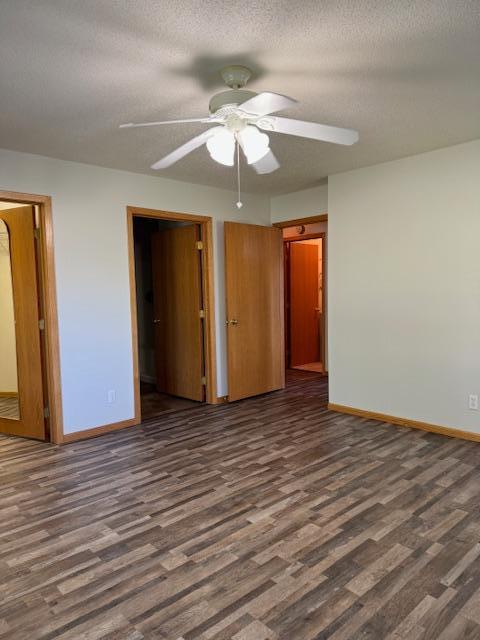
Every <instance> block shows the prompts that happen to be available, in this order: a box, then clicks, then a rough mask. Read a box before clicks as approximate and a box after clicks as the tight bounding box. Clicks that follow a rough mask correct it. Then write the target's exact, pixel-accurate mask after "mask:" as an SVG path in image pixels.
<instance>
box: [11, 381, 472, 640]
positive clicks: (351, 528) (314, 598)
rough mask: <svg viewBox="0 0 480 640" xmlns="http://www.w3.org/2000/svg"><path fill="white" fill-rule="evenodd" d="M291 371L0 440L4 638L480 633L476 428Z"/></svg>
mask: <svg viewBox="0 0 480 640" xmlns="http://www.w3.org/2000/svg"><path fill="white" fill-rule="evenodd" d="M291 375H293V376H294V380H293V383H292V384H291V385H289V387H288V388H287V389H286V390H284V391H279V392H275V393H271V394H269V395H267V396H263V397H258V398H253V399H250V400H245V401H242V402H238V403H234V404H231V405H219V406H215V407H212V406H205V405H203V406H200V407H198V408H193V409H188V410H186V411H180V412H177V413H172V414H168V415H166V416H162V418H161V419H151V420H148V421H146V422H144V424H143V425H142V426H141V427H133V428H130V429H126V430H124V431H120V432H116V433H111V434H109V435H106V436H103V437H101V438H96V439H93V440H89V441H84V442H77V443H73V444H69V445H66V446H63V447H58V446H53V445H48V444H42V443H36V442H33V441H27V440H21V439H14V438H8V437H2V438H0V472H1V490H0V554H1V555H0V638H1V639H2V640H3V639H4V638H8V639H12V640H36V639H40V638H42V639H47V638H48V639H55V640H59V639H61V640H67V639H68V640H79V639H88V640H96V639H99V638H105V639H108V640H114V639H115V640H142V639H143V638H147V639H163V640H165V639H168V640H180V639H183V640H197V639H199V640H207V639H208V640H220V639H224V640H226V639H229V638H232V639H234V640H268V639H271V640H273V639H282V640H309V639H317V640H323V639H327V638H330V639H335V640H340V639H347V638H354V639H356V640H360V639H370V640H371V639H378V640H386V639H388V640H400V639H407V638H408V639H410V640H411V639H413V638H415V639H423V640H427V639H428V640H448V639H451V640H453V639H455V640H458V639H460V638H461V639H465V638H469V639H473V638H480V544H479V538H480V472H479V471H480V445H478V444H474V443H470V442H464V441H461V440H455V439H450V438H446V437H443V436H439V435H434V434H428V433H424V432H422V431H415V430H410V429H407V428H402V427H394V426H392V425H387V424H384V423H379V422H374V421H372V420H367V419H361V418H357V417H352V416H345V415H340V414H335V413H332V412H329V411H328V410H327V409H326V398H327V386H326V385H327V383H326V380H325V378H321V377H319V376H317V375H316V374H313V373H304V372H294V373H293V374H291Z"/></svg>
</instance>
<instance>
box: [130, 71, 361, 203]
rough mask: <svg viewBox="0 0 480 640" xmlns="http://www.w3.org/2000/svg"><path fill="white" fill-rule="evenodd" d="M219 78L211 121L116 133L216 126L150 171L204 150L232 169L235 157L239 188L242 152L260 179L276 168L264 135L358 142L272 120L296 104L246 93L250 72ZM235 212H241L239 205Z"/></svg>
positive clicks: (349, 132) (352, 134)
mask: <svg viewBox="0 0 480 640" xmlns="http://www.w3.org/2000/svg"><path fill="white" fill-rule="evenodd" d="M220 73H221V76H222V78H223V80H224V81H225V83H226V85H227V86H228V87H230V89H229V90H228V91H222V92H221V93H217V94H216V95H214V96H213V98H212V99H211V100H210V104H209V110H210V115H209V116H207V117H206V118H187V119H184V120H163V121H157V122H140V123H134V122H129V123H128V124H121V125H120V128H124V129H126V128H134V127H153V126H157V125H162V124H182V123H187V122H200V123H202V124H209V125H214V126H212V127H210V128H209V129H207V130H206V131H204V132H203V133H201V134H200V135H198V136H195V137H194V138H192V139H191V140H189V141H188V142H185V144H182V145H181V146H180V147H178V148H177V149H175V150H174V151H172V152H171V153H169V154H168V155H166V156H165V157H164V158H162V159H161V160H158V162H155V163H154V164H153V165H152V169H166V168H168V167H170V166H171V165H172V164H175V162H178V160H181V159H182V158H184V157H185V156H186V155H188V154H189V153H191V152H192V151H194V150H195V149H198V148H199V147H201V146H202V145H204V144H206V146H207V149H208V152H209V153H210V156H211V157H212V158H213V160H216V161H217V162H219V163H221V164H224V165H227V166H230V167H232V166H233V165H234V164H235V152H236V154H237V172H238V182H239V184H240V173H239V172H240V162H239V160H240V149H241V150H242V152H243V154H244V155H245V158H246V160H247V164H249V165H251V166H252V167H253V169H254V170H255V171H256V172H257V173H258V174H265V173H272V172H273V171H275V170H276V169H278V168H279V166H280V164H279V162H278V160H277V159H276V157H275V156H274V154H273V152H272V151H271V149H270V140H269V137H268V135H267V134H266V133H263V132H265V131H267V132H269V133H284V134H287V135H293V136H300V137H302V138H311V139H313V140H321V141H322V142H332V143H334V144H343V145H351V144H354V143H355V142H357V141H358V132H357V131H354V130H353V129H341V128H339V127H331V126H328V125H324V124H317V123H315V122H305V121H303V120H293V119H291V118H281V117H279V116H273V115H271V114H273V113H277V112H278V111H282V110H284V109H288V108H289V107H292V106H293V105H295V104H297V101H296V100H294V99H293V98H288V97H287V96H284V95H281V94H279V93H271V92H270V91H264V92H262V93H255V92H253V91H248V90H247V89H245V88H244V87H245V86H246V84H247V82H248V80H249V78H250V76H251V71H250V69H248V68H247V67H244V66H241V65H232V66H228V67H225V68H224V69H222V70H221V72H220ZM239 191H240V186H239ZM237 206H241V202H240V199H239V202H238V203H237Z"/></svg>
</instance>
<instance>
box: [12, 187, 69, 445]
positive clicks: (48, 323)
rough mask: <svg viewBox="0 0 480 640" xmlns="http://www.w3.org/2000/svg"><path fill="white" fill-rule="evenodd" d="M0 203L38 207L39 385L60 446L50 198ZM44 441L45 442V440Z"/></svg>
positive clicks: (26, 196)
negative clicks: (41, 320) (41, 328)
mask: <svg viewBox="0 0 480 640" xmlns="http://www.w3.org/2000/svg"><path fill="white" fill-rule="evenodd" d="M0 200H3V201H4V202H12V203H20V204H26V205H38V212H39V239H38V242H39V245H38V246H39V252H38V266H39V269H40V278H39V282H38V295H39V299H40V302H41V308H42V309H43V313H44V320H45V330H44V331H42V332H41V336H43V340H42V342H43V348H42V378H43V380H42V384H43V393H44V398H45V400H46V401H47V406H48V410H49V416H48V418H46V419H47V420H48V424H47V432H48V433H49V440H50V442H53V443H54V444H61V443H62V442H63V440H64V437H63V410H62V388H61V378H60V346H59V337H58V312H57V291H56V282H55V258H54V244H53V220H52V199H51V197H50V196H43V195H36V194H31V193H17V192H15V191H0ZM47 441H48V440H47Z"/></svg>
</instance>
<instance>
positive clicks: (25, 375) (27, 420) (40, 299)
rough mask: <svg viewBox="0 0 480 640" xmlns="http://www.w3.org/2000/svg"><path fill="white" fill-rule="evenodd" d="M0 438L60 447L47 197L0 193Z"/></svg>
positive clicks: (51, 241)
mask: <svg viewBox="0 0 480 640" xmlns="http://www.w3.org/2000/svg"><path fill="white" fill-rule="evenodd" d="M0 327H1V330H0V362H1V367H0V433H3V434H6V435H14V436H22V437H26V438H34V439H37V440H51V441H52V442H61V441H62V438H63V433H62V424H61V401H60V389H59V378H60V376H59V362H58V330H57V316H56V296H55V284H54V279H53V236H52V224H51V208H50V198H48V197H47V196H33V195H32V196H30V195H28V194H20V193H19V194H16V193H13V192H0Z"/></svg>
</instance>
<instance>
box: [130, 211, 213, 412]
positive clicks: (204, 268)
mask: <svg viewBox="0 0 480 640" xmlns="http://www.w3.org/2000/svg"><path fill="white" fill-rule="evenodd" d="M127 215H128V227H129V242H130V286H131V294H132V329H133V331H132V335H133V340H134V344H133V351H134V370H135V379H134V384H135V417H136V419H137V421H138V422H140V421H141V420H142V419H150V418H154V417H157V416H161V415H163V414H167V413H171V412H174V411H180V410H184V409H189V408H193V407H196V406H198V405H199V404H201V403H203V402H216V385H215V380H214V376H215V366H214V331H213V297H212V296H213V291H212V286H211V285H212V283H211V263H210V260H211V257H210V256H211V220H210V218H205V217H203V216H189V215H187V214H176V213H169V212H162V211H156V210H149V209H138V208H134V207H128V209H127Z"/></svg>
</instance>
